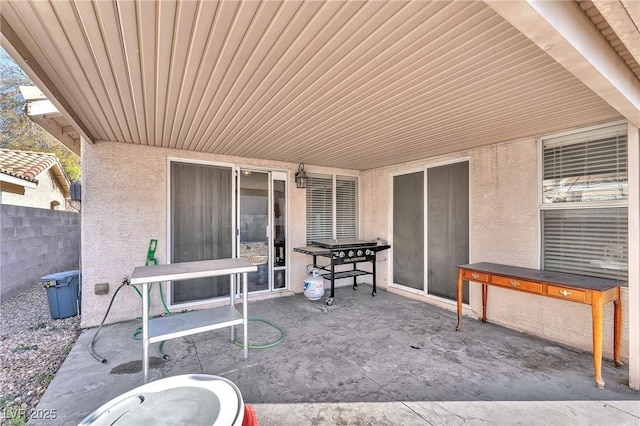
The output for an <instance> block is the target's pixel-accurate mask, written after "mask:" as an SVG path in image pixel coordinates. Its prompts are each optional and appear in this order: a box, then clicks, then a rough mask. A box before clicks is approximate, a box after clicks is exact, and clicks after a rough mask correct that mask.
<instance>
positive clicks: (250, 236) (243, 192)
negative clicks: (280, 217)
mask: <svg viewBox="0 0 640 426" xmlns="http://www.w3.org/2000/svg"><path fill="white" fill-rule="evenodd" d="M237 187H238V196H237V200H238V244H237V247H238V257H239V258H241V259H244V260H247V261H249V262H251V263H253V264H254V265H256V266H257V267H258V271H257V272H251V273H249V277H248V279H249V292H255V291H264V290H269V288H270V286H269V281H270V280H269V275H270V273H269V265H270V264H271V262H270V252H271V250H270V246H271V244H270V243H271V235H270V233H269V223H270V214H269V205H270V197H269V172H265V171H256V170H248V169H239V173H238V186H237Z"/></svg>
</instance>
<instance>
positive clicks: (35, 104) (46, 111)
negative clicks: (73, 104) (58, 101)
mask: <svg viewBox="0 0 640 426" xmlns="http://www.w3.org/2000/svg"><path fill="white" fill-rule="evenodd" d="M27 114H28V115H29V116H31V117H35V116H47V117H60V116H62V113H61V112H60V111H59V110H58V108H56V106H55V105H54V104H53V102H51V101H50V100H48V99H43V100H38V101H27Z"/></svg>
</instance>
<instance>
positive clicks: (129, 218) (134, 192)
mask: <svg viewBox="0 0 640 426" xmlns="http://www.w3.org/2000/svg"><path fill="white" fill-rule="evenodd" d="M81 158H82V170H83V173H82V175H83V177H82V274H83V275H82V295H83V299H82V320H81V321H82V324H81V325H82V327H92V326H96V325H98V324H99V323H100V321H101V320H102V317H103V316H104V314H105V312H106V309H107V306H108V304H109V301H110V300H111V297H112V295H113V293H114V292H115V290H116V288H117V287H118V286H119V285H120V283H121V282H122V281H123V280H124V278H125V277H129V276H130V275H131V272H132V270H133V268H134V267H136V266H142V265H144V262H145V258H146V253H147V248H148V245H149V240H150V239H152V238H156V239H157V240H158V247H157V249H156V258H157V259H158V261H159V262H160V263H166V262H167V245H166V244H167V218H168V213H167V201H168V193H167V168H168V159H169V158H179V159H181V160H193V161H200V162H202V161H204V162H211V163H218V164H226V165H232V164H236V165H241V166H255V167H260V168H267V169H272V170H280V171H286V172H288V181H287V185H288V188H287V191H288V192H287V197H288V208H287V214H288V223H287V226H288V234H287V236H288V241H287V259H288V280H289V289H290V290H292V291H294V292H302V291H303V282H304V277H305V276H306V265H307V264H308V263H310V262H311V260H310V258H309V257H308V256H306V255H303V254H300V253H294V252H293V247H299V246H305V245H306V191H305V190H302V189H297V188H296V186H295V181H294V175H295V172H296V171H297V169H298V164H294V163H285V162H274V161H264V160H252V159H247V158H237V157H229V156H217V155H211V154H202V153H194V152H190V151H183V150H176V149H167V148H156V147H149V146H137V145H129V144H121V143H112V142H99V143H96V144H89V143H87V142H84V141H83V143H82V157H81ZM305 170H306V171H307V172H308V173H337V174H344V175H356V176H357V175H358V172H356V171H353V170H343V169H328V168H325V167H318V166H312V165H305ZM99 283H108V284H109V293H108V294H106V295H96V294H95V292H94V289H95V285H96V284H99ZM151 306H152V309H151V312H152V313H160V312H161V311H162V306H161V302H160V299H159V293H158V290H157V286H154V289H153V292H152V305H151ZM199 307H203V308H204V307H207V305H200V306H199ZM140 312H141V302H140V299H139V297H138V295H137V294H136V292H135V291H134V290H133V289H130V288H123V289H122V290H121V291H120V292H119V293H118V295H117V297H116V300H115V302H114V304H113V307H112V309H111V312H110V313H109V316H108V319H107V322H108V323H111V322H118V321H123V320H130V319H133V318H135V317H136V316H139V315H140Z"/></svg>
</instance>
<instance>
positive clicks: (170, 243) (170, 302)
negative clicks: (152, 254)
mask: <svg viewBox="0 0 640 426" xmlns="http://www.w3.org/2000/svg"><path fill="white" fill-rule="evenodd" d="M172 163H182V164H194V165H202V166H213V167H220V168H228V169H229V170H230V172H231V174H232V175H231V188H230V194H231V200H230V203H231V224H230V230H229V231H230V232H231V233H232V238H231V253H233V256H234V257H235V253H236V252H237V251H236V238H233V233H234V232H235V229H237V228H238V226H237V224H236V217H237V211H236V209H237V204H238V203H237V202H236V200H235V193H236V182H237V179H236V178H235V171H236V165H235V164H231V163H222V162H214V161H203V160H195V159H190V158H180V157H167V173H166V176H167V189H166V194H167V206H166V212H167V231H166V236H167V246H166V247H167V258H166V263H167V264H169V263H171V255H172V249H173V241H172V240H171V235H172V232H171V164H172ZM231 279H232V277H229V283H231ZM166 284H167V286H166V290H165V292H166V294H165V297H166V301H167V306H168V307H169V308H170V309H174V308H176V309H177V308H188V307H193V306H199V305H207V304H210V303H212V302H215V301H218V300H222V299H228V298H229V295H226V296H220V297H214V298H210V299H201V300H193V301H189V302H183V303H174V302H173V300H172V293H173V292H172V288H171V287H172V285H173V282H171V281H167V283H166Z"/></svg>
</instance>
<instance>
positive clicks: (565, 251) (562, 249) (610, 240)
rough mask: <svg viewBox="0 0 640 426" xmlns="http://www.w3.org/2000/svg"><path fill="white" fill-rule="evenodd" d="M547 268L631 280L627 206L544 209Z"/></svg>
mask: <svg viewBox="0 0 640 426" xmlns="http://www.w3.org/2000/svg"><path fill="white" fill-rule="evenodd" d="M542 224H543V226H542V228H543V253H542V254H543V261H544V269H546V270H550V271H559V272H569V273H576V274H581V275H590V276H595V277H602V278H613V279H620V280H624V281H626V280H627V277H628V252H627V208H626V207H615V208H589V209H553V210H543V211H542Z"/></svg>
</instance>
